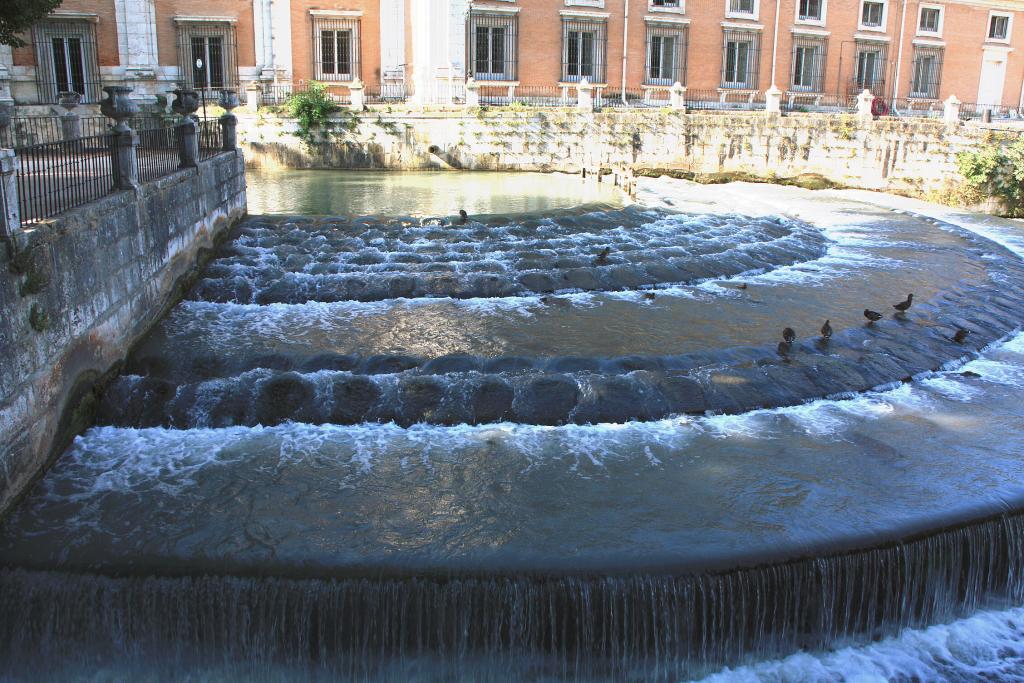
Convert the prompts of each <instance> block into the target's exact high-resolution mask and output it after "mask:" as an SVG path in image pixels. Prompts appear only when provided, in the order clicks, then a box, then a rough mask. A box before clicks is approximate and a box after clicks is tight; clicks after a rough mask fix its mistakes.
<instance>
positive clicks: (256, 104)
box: [245, 81, 263, 111]
mask: <svg viewBox="0 0 1024 683" xmlns="http://www.w3.org/2000/svg"><path fill="white" fill-rule="evenodd" d="M262 95H263V88H261V87H260V84H259V83H257V82H256V81H253V82H252V83H250V84H249V85H248V86H246V88H245V108H246V109H248V110H249V111H256V110H257V109H259V108H260V97H261V96H262Z"/></svg>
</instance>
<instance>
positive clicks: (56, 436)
mask: <svg viewBox="0 0 1024 683" xmlns="http://www.w3.org/2000/svg"><path fill="white" fill-rule="evenodd" d="M244 213H245V176H244V169H243V163H242V157H241V155H240V154H222V155H220V156H218V157H216V158H214V159H212V160H210V161H208V162H204V163H203V164H201V165H200V168H199V169H198V170H188V171H180V172H178V173H175V174H173V175H170V176H167V177H165V178H162V179H160V180H157V181H155V182H152V183H148V184H147V185H145V186H143V187H142V188H141V189H140V190H139V191H138V192H132V191H129V192H119V193H116V194H113V195H109V196H107V197H105V198H104V199H101V200H99V201H97V202H94V203H92V204H88V205H85V206H82V207H80V208H77V209H73V210H71V211H69V212H67V213H65V214H63V215H62V216H60V217H58V218H56V219H54V220H51V221H46V222H44V223H42V224H40V225H38V226H35V227H33V228H32V229H30V230H25V231H22V232H20V233H18V234H17V236H16V240H15V243H14V244H13V245H12V244H8V245H6V247H7V248H4V245H0V514H3V512H4V510H6V509H7V508H8V507H9V506H10V504H11V503H12V502H13V500H14V499H15V498H16V497H17V496H18V495H19V493H21V492H22V491H24V489H25V487H26V486H27V485H28V484H29V483H31V481H32V480H33V478H34V477H35V476H37V475H38V474H39V473H41V471H42V470H43V469H44V467H45V466H46V464H47V463H48V462H49V461H50V459H51V458H53V457H55V456H56V455H57V454H59V453H60V451H62V450H63V449H64V448H65V447H66V446H67V444H68V443H69V442H70V439H71V438H72V437H73V436H74V435H75V434H76V433H77V432H78V431H80V429H82V428H83V427H85V426H86V425H87V424H88V423H89V420H90V417H91V406H92V405H93V403H94V401H95V395H94V393H93V392H94V389H95V387H96V386H97V384H98V383H100V382H102V380H103V378H104V377H105V376H107V375H109V374H110V373H111V372H113V371H115V370H116V368H117V366H118V365H119V363H120V362H121V361H122V360H123V359H124V357H125V355H126V354H127V352H128V349H129V348H130V347H131V345H132V344H133V343H134V342H135V341H136V340H138V339H139V338H140V337H141V335H142V334H143V333H145V332H146V330H147V329H149V327H150V326H151V324H152V323H154V322H155V321H156V320H158V319H159V317H160V316H161V315H162V314H163V312H164V311H165V310H166V309H167V308H168V307H169V306H170V305H171V304H173V303H175V302H176V300H177V299H178V298H179V296H180V292H181V291H182V288H183V286H184V284H185V282H186V280H187V278H188V276H189V274H190V273H192V272H193V271H194V269H195V267H196V264H197V257H198V256H199V255H200V253H201V252H202V250H209V249H211V248H212V246H213V244H214V240H215V239H216V238H217V236H218V235H220V234H222V233H224V231H225V230H226V229H227V227H228V226H229V224H230V223H232V222H233V221H235V220H237V219H239V218H240V217H241V216H242V215H243V214H244Z"/></svg>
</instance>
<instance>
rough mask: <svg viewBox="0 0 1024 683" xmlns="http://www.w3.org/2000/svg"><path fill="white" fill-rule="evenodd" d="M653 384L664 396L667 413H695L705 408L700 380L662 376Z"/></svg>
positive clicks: (701, 411)
mask: <svg viewBox="0 0 1024 683" xmlns="http://www.w3.org/2000/svg"><path fill="white" fill-rule="evenodd" d="M655 386H656V387H657V389H658V390H659V391H660V393H661V395H662V397H663V398H664V400H665V403H666V406H667V409H668V411H669V413H674V414H689V415H696V414H701V413H703V412H705V411H706V410H707V407H706V404H705V401H704V389H703V388H702V387H701V385H700V382H697V381H696V380H694V379H692V378H690V377H686V376H682V375H679V376H667V377H662V378H660V379H658V380H657V381H656V383H655Z"/></svg>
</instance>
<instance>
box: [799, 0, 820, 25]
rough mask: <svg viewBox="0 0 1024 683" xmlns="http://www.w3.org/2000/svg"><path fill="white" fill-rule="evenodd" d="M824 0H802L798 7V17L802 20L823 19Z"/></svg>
mask: <svg viewBox="0 0 1024 683" xmlns="http://www.w3.org/2000/svg"><path fill="white" fill-rule="evenodd" d="M824 4H825V3H824V0H800V4H799V5H798V9H797V18H798V19H800V21H821V19H822V17H823V16H824V15H823V14H822V8H823V6H824Z"/></svg>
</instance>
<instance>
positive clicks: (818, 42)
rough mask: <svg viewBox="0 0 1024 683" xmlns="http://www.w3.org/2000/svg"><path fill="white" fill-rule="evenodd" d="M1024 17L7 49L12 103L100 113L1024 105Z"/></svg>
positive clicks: (422, 4) (93, 17)
mask: <svg viewBox="0 0 1024 683" xmlns="http://www.w3.org/2000/svg"><path fill="white" fill-rule="evenodd" d="M1022 13H1024V0H945V1H942V2H922V1H920V0H844V1H842V2H840V1H839V0H472V1H470V0H290V1H289V2H285V1H282V0H65V1H64V3H63V5H62V6H61V8H60V9H59V10H58V11H57V12H55V13H54V14H53V15H51V17H50V18H49V19H48V20H46V21H44V22H41V23H40V24H38V25H37V26H35V27H34V28H33V30H32V31H31V33H30V35H29V36H28V38H29V40H30V43H31V44H30V46H29V47H26V48H21V49H16V50H11V49H9V48H3V47H0V99H11V98H13V99H14V100H16V101H18V102H23V103H33V102H42V103H47V102H53V101H55V100H56V98H57V95H58V93H59V92H61V91H65V90H75V91H78V92H80V93H82V94H83V96H84V99H85V100H86V101H95V100H96V99H98V98H99V96H100V87H101V86H102V85H108V84H121V83H125V84H128V85H131V86H132V87H133V88H134V89H135V92H136V93H137V95H138V96H139V97H146V96H151V95H153V94H157V93H160V92H165V91H167V90H169V89H173V87H175V85H176V84H179V83H180V84H184V85H186V86H189V87H196V88H208V89H221V88H240V89H241V88H244V87H245V86H246V85H247V84H249V83H251V82H253V81H256V82H261V83H262V84H264V86H265V87H267V86H271V85H277V86H279V87H282V86H283V87H287V86H288V85H289V84H292V83H305V82H308V81H310V80H319V81H323V82H326V83H329V84H331V85H332V87H333V88H335V89H336V90H338V91H344V90H345V89H346V88H347V85H348V84H350V83H351V82H352V81H353V80H355V79H359V80H360V81H362V82H363V83H365V84H366V86H367V88H368V89H370V90H371V91H372V90H373V89H384V90H388V89H390V91H391V92H395V93H399V94H400V96H404V95H406V94H409V95H411V96H413V97H414V98H418V99H420V100H422V101H425V102H430V101H434V102H436V101H442V102H443V101H449V100H455V101H458V100H459V99H460V98H461V97H462V94H463V92H464V84H465V81H466V79H467V78H470V77H471V78H473V79H474V80H475V81H476V82H477V83H478V84H480V85H481V86H482V89H483V90H484V91H485V92H491V93H505V92H508V93H516V92H558V91H559V90H561V91H563V92H566V91H568V90H570V89H573V88H575V87H576V85H577V84H578V83H579V82H580V81H582V80H586V81H587V82H589V83H591V84H593V85H594V86H595V87H596V88H597V90H598V93H599V95H600V96H602V97H605V98H616V97H620V96H624V95H628V96H629V97H651V98H655V99H657V98H660V97H661V98H663V97H665V96H666V95H667V90H668V89H669V88H670V87H671V86H672V85H673V84H674V83H676V82H678V83H681V84H682V85H684V86H685V87H686V88H687V91H688V98H696V97H700V98H703V99H709V98H711V99H713V98H718V99H720V100H721V101H729V100H732V99H755V98H759V97H763V94H764V92H765V91H766V90H767V89H768V88H769V87H771V86H772V85H773V84H774V85H775V86H777V87H778V88H779V89H781V90H782V91H783V93H784V98H786V99H788V100H789V101H790V102H791V103H793V102H808V103H812V104H813V103H821V102H822V101H827V100H830V99H835V98H840V99H841V98H848V97H849V96H850V95H852V94H855V93H857V92H860V91H861V90H863V89H865V88H868V89H870V90H871V91H872V92H873V93H875V94H876V95H879V96H882V97H885V98H887V99H912V100H921V101H937V100H942V99H944V98H946V97H947V96H949V95H950V94H955V95H957V96H958V97H959V98H960V99H961V100H964V101H967V102H977V103H982V104H986V105H1001V106H1006V107H1019V106H1021V105H1022V104H1024V25H1021V21H1020V20H1019V15H1021V14H1022Z"/></svg>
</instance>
